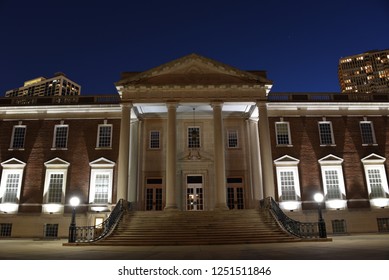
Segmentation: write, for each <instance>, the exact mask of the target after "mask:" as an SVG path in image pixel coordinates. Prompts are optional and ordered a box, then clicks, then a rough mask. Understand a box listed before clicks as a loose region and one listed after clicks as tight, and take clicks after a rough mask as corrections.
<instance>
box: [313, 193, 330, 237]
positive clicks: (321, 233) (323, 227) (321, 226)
mask: <svg viewBox="0 0 389 280" xmlns="http://www.w3.org/2000/svg"><path fill="white" fill-rule="evenodd" d="M313 198H314V199H315V201H316V202H317V204H318V210H319V223H318V225H319V237H320V238H327V231H326V223H325V222H324V219H323V215H322V213H321V203H322V202H323V200H324V196H323V195H322V194H321V193H316V194H315V195H314V196H313Z"/></svg>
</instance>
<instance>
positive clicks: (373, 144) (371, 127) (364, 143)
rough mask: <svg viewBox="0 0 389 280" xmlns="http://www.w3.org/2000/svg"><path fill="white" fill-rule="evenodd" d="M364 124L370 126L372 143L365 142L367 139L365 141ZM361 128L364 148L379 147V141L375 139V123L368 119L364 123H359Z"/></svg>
mask: <svg viewBox="0 0 389 280" xmlns="http://www.w3.org/2000/svg"><path fill="white" fill-rule="evenodd" d="M363 124H369V125H370V130H371V137H372V143H366V141H364V140H365V139H364V134H363V130H362V125H363ZM359 128H360V131H361V140H362V146H376V145H377V140H376V138H375V132H374V125H373V122H372V121H367V120H366V119H365V120H363V121H360V122H359Z"/></svg>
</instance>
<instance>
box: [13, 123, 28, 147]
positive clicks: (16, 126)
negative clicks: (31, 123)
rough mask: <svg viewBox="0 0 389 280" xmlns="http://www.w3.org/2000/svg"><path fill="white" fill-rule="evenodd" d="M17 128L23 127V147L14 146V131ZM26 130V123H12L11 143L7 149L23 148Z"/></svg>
mask: <svg viewBox="0 0 389 280" xmlns="http://www.w3.org/2000/svg"><path fill="white" fill-rule="evenodd" d="M17 128H24V135H23V147H15V146H14V144H15V143H14V141H15V131H16V129H17ZM26 132H27V126H26V125H22V124H18V125H14V126H13V128H12V137H11V143H10V145H9V149H10V150H24V146H25V144H26Z"/></svg>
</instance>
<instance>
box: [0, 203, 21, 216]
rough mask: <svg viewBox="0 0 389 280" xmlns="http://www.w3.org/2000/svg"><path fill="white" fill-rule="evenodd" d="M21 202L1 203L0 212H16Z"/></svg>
mask: <svg viewBox="0 0 389 280" xmlns="http://www.w3.org/2000/svg"><path fill="white" fill-rule="evenodd" d="M18 209H19V204H17V203H1V204H0V212H2V213H4V214H15V213H17V212H18Z"/></svg>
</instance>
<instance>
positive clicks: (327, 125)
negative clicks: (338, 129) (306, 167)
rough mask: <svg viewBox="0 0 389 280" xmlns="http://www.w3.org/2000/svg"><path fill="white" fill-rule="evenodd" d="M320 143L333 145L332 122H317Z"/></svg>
mask: <svg viewBox="0 0 389 280" xmlns="http://www.w3.org/2000/svg"><path fill="white" fill-rule="evenodd" d="M319 134H320V145H334V144H335V141H334V136H333V133H332V123H331V122H328V121H322V122H319Z"/></svg>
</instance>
